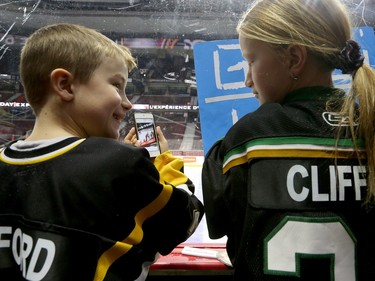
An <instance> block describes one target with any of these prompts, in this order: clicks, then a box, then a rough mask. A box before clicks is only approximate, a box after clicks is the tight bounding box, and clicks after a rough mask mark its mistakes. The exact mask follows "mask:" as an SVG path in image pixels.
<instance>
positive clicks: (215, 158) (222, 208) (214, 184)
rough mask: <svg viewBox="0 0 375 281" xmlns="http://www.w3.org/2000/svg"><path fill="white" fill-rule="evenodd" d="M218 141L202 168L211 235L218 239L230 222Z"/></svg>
mask: <svg viewBox="0 0 375 281" xmlns="http://www.w3.org/2000/svg"><path fill="white" fill-rule="evenodd" d="M221 143H222V142H221V141H219V142H217V143H216V144H215V145H214V146H213V147H212V148H211V149H210V151H209V152H208V153H207V155H206V157H205V161H204V163H203V169H202V189H203V201H204V204H205V213H206V218H207V227H208V232H209V236H210V238H212V239H218V238H221V237H223V236H224V235H226V234H227V225H228V224H229V223H230V217H229V215H228V209H227V205H228V204H227V200H226V197H225V194H224V192H225V191H224V183H225V179H224V175H223V165H222V160H221V157H220V154H219V149H220V144H221Z"/></svg>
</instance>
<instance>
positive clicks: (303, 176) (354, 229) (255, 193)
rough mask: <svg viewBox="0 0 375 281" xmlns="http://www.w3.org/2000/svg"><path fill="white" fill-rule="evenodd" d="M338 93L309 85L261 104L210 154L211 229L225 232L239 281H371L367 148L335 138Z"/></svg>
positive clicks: (213, 233)
mask: <svg viewBox="0 0 375 281" xmlns="http://www.w3.org/2000/svg"><path fill="white" fill-rule="evenodd" d="M343 94H344V93H342V92H341V93H340V91H338V90H334V89H327V88H321V87H311V88H305V89H300V90H297V91H295V92H294V93H291V94H289V95H288V97H287V100H286V101H285V102H284V103H283V104H276V103H268V104H264V105H262V106H261V107H260V108H259V109H258V110H256V111H255V112H253V113H249V114H247V115H246V116H244V117H243V118H242V119H240V120H239V121H238V122H237V123H236V124H235V125H234V126H233V127H232V128H231V129H230V130H229V132H228V133H227V135H226V136H225V138H224V139H223V140H220V141H218V142H217V143H216V144H215V145H214V146H213V147H212V148H211V149H210V151H209V152H208V153H207V155H206V159H205V162H204V166H203V172H202V178H203V196H204V197H203V198H204V203H205V211H206V216H207V223H208V230H209V234H210V237H211V238H214V239H216V238H220V237H222V236H224V235H227V236H228V241H227V251H228V254H229V256H230V258H231V260H232V263H233V264H234V267H235V279H236V280H255V281H260V280H262V281H282V280H304V281H305V280H319V281H322V280H329V281H334V280H335V281H354V280H357V281H363V280H366V281H367V280H375V270H374V268H375V267H374V264H375V255H374V253H375V247H374V245H375V243H374V237H375V231H374V228H375V215H374V211H372V208H371V207H370V206H367V207H366V206H364V205H363V203H364V199H365V193H366V167H365V164H366V159H365V155H364V154H363V150H362V148H363V147H362V148H361V143H360V141H358V143H357V145H358V148H359V152H358V154H357V153H356V152H354V151H353V142H352V140H351V138H350V137H347V136H346V132H347V130H342V131H341V132H342V135H341V138H340V140H339V141H337V140H336V137H337V134H338V130H337V128H338V125H339V123H341V124H342V120H343V119H342V118H343V117H342V116H340V115H339V114H338V113H335V112H331V111H329V110H326V108H327V101H328V100H330V99H332V98H333V97H334V96H336V98H338V99H341V98H342V95H343ZM340 96H341V98H340ZM331 106H334V104H331ZM336 106H337V104H336ZM361 151H362V152H361ZM357 156H359V157H360V158H361V157H363V159H362V160H361V161H358V160H357ZM359 162H361V163H359Z"/></svg>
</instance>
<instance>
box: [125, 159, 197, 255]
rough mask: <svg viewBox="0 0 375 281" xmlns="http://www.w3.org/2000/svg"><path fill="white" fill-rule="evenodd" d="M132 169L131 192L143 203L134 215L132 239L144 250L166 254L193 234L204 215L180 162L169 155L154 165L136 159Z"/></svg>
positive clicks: (156, 160)
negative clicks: (141, 245)
mask: <svg viewBox="0 0 375 281" xmlns="http://www.w3.org/2000/svg"><path fill="white" fill-rule="evenodd" d="M132 169H134V170H133V171H134V178H133V180H132V181H133V183H134V184H136V185H137V188H136V191H135V192H136V194H137V196H138V197H139V198H141V200H143V202H144V203H143V205H144V206H143V208H141V209H140V210H139V211H138V213H137V214H136V218H135V221H136V223H137V225H136V226H135V229H136V228H138V230H137V232H134V238H136V239H138V240H137V243H142V244H143V245H145V247H147V248H154V249H155V250H156V251H157V252H159V253H161V254H163V255H164V254H168V253H169V252H171V251H172V250H173V249H174V248H175V247H176V246H177V245H178V244H180V243H182V242H184V241H185V240H186V239H187V238H188V237H189V236H191V235H192V234H193V233H194V231H195V229H196V228H197V226H198V224H199V222H200V221H201V219H202V217H203V214H204V207H203V204H202V202H201V201H200V200H199V199H198V198H197V197H196V196H195V195H194V185H193V183H192V182H191V181H190V179H189V178H188V177H187V176H186V175H185V174H184V173H183V161H182V160H181V159H178V158H175V157H174V156H173V155H172V153H170V152H167V153H163V154H161V155H160V156H158V157H157V158H156V159H155V161H154V164H153V163H152V162H151V161H150V160H149V159H148V158H147V157H140V158H138V159H137V161H136V163H134V167H132ZM186 186H189V188H186ZM134 204H136V203H134ZM138 241H139V242H138Z"/></svg>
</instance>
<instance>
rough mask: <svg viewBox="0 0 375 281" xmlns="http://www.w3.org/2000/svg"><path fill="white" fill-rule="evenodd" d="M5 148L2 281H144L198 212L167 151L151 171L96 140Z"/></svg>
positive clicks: (144, 161) (0, 199) (141, 152)
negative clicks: (154, 264) (158, 259)
mask: <svg viewBox="0 0 375 281" xmlns="http://www.w3.org/2000/svg"><path fill="white" fill-rule="evenodd" d="M26 143H27V142H25V143H24V144H26ZM12 148H14V146H10V147H8V148H6V149H4V150H3V151H2V152H1V155H0V160H1V161H0V178H1V182H0V280H2V281H14V280H32V281H36V280H48V281H59V280H64V281H65V280H80V281H84V280H90V281H92V280H96V281H99V280H107V281H109V280H135V279H137V278H139V279H137V280H144V279H145V276H146V275H147V269H148V265H150V264H151V263H152V262H153V261H154V260H155V258H156V257H157V255H158V253H161V254H163V255H164V254H168V253H169V252H170V251H172V249H173V248H174V247H175V246H176V245H178V244H179V243H181V242H183V241H185V240H186V239H187V238H188V237H189V235H191V234H192V232H193V231H194V230H195V228H196V226H197V224H198V222H199V220H200V219H201V217H202V215H203V205H202V204H201V202H199V200H198V199H197V198H196V197H195V196H194V195H192V193H191V192H190V191H189V190H187V191H185V190H183V189H180V188H178V186H179V185H181V186H185V188H186V186H187V187H189V189H190V190H191V191H193V187H194V186H193V184H192V182H191V181H190V180H189V179H188V178H187V177H186V176H185V175H184V174H183V173H182V172H181V170H182V168H183V162H182V160H181V159H176V158H174V157H173V156H172V154H171V153H170V152H166V153H163V154H161V155H160V156H159V157H157V158H156V159H155V162H154V164H153V163H152V162H151V161H150V159H149V157H148V154H147V151H146V150H145V149H141V148H136V147H132V146H128V145H125V144H122V143H120V142H117V141H115V140H111V139H106V138H97V137H90V138H87V139H79V138H67V139H63V140H61V141H57V142H55V143H53V144H50V145H46V146H41V145H39V146H38V147H37V148H35V149H33V147H32V146H31V147H30V148H29V149H27V147H23V148H22V149H21V150H17V149H12ZM158 170H159V171H160V174H159V172H158ZM142 274H143V275H142Z"/></svg>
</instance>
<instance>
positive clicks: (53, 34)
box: [20, 24, 136, 114]
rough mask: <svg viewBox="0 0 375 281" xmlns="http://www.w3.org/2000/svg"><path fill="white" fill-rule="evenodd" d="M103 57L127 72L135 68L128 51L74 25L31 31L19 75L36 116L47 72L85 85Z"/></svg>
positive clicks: (86, 29)
mask: <svg viewBox="0 0 375 281" xmlns="http://www.w3.org/2000/svg"><path fill="white" fill-rule="evenodd" d="M106 57H112V58H118V59H122V60H123V61H124V63H125V64H126V65H127V67H128V69H129V71H130V70H131V69H133V68H134V67H135V66H136V63H135V60H134V58H133V57H132V55H131V53H130V50H129V49H128V48H126V47H125V46H120V45H118V44H116V43H115V42H114V41H112V40H111V39H109V38H108V37H106V36H105V35H103V34H101V33H99V32H97V31H95V30H93V29H90V28H87V27H84V26H81V25H76V24H53V25H48V26H45V27H42V28H40V29H38V30H37V31H35V32H34V33H33V34H32V35H31V36H30V37H29V38H28V39H27V41H26V44H25V46H24V47H23V49H22V51H21V60H20V74H21V80H22V83H23V86H24V88H25V93H26V99H27V101H28V102H29V103H30V106H31V107H32V108H33V110H34V112H35V113H36V114H38V112H39V111H40V108H41V107H42V106H43V104H44V101H45V98H46V94H47V89H48V84H49V78H50V74H51V72H52V71H53V70H54V69H56V68H63V69H66V70H67V71H69V72H71V73H72V74H73V76H74V79H77V81H78V82H81V83H85V82H87V81H88V80H89V79H90V77H91V75H92V73H93V72H94V71H95V70H96V69H97V68H98V67H99V65H100V64H101V63H102V62H103V60H104V59H105V58H106Z"/></svg>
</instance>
